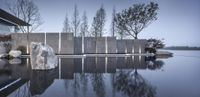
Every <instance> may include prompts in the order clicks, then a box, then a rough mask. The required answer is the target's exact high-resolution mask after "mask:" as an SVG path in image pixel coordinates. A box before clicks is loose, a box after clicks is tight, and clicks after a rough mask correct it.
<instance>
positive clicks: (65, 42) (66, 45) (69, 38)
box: [47, 33, 74, 54]
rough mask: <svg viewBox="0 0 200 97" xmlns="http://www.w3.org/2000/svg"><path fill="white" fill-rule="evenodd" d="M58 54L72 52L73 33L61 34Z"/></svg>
mask: <svg viewBox="0 0 200 97" xmlns="http://www.w3.org/2000/svg"><path fill="white" fill-rule="evenodd" d="M47 41H48V40H47ZM60 54H74V37H73V33H62V34H61V50H60Z"/></svg>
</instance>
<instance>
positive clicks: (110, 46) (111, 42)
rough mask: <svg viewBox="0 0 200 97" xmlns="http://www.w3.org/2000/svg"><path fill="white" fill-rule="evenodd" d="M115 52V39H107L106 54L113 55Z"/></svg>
mask: <svg viewBox="0 0 200 97" xmlns="http://www.w3.org/2000/svg"><path fill="white" fill-rule="evenodd" d="M116 51H117V40H116V37H107V53H109V54H114V53H116Z"/></svg>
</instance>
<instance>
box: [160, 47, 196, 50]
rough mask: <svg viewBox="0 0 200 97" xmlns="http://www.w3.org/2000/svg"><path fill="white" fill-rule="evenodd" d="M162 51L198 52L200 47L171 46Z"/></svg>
mask: <svg viewBox="0 0 200 97" xmlns="http://www.w3.org/2000/svg"><path fill="white" fill-rule="evenodd" d="M163 50H200V47H188V46H171V47H165V48H163Z"/></svg>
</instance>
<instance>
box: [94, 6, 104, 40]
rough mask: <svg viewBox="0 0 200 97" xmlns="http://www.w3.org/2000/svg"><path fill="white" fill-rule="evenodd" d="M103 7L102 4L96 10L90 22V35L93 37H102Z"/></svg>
mask: <svg viewBox="0 0 200 97" xmlns="http://www.w3.org/2000/svg"><path fill="white" fill-rule="evenodd" d="M105 17H106V13H105V9H104V8H103V5H102V6H101V8H100V9H99V10H97V13H96V16H95V17H94V19H93V23H92V29H91V30H92V35H93V36H95V37H97V36H98V37H102V35H103V30H104V25H105V21H106V20H105Z"/></svg>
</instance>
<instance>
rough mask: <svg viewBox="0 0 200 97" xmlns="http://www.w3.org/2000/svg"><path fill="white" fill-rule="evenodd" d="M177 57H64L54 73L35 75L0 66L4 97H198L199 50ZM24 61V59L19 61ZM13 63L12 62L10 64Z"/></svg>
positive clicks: (17, 67)
mask: <svg viewBox="0 0 200 97" xmlns="http://www.w3.org/2000/svg"><path fill="white" fill-rule="evenodd" d="M171 52H173V53H174V57H171V58H167V59H159V58H158V59H156V60H149V59H147V58H145V57H142V56H141V57H139V56H134V57H118V58H114V57H107V58H105V57H96V58H95V57H88V58H85V59H84V58H61V59H59V66H58V67H57V68H56V69H53V70H48V71H31V70H30V65H29V64H26V61H28V60H27V59H23V60H21V61H22V64H9V61H7V60H1V61H0V66H1V67H0V68H1V70H0V71H1V72H0V87H1V88H2V87H3V86H5V85H7V84H11V86H10V87H8V88H5V90H1V92H0V93H1V95H0V96H8V97H31V96H38V95H39V96H40V97H200V92H199V91H200V51H171ZM18 61H20V60H18ZM10 63H12V62H10Z"/></svg>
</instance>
